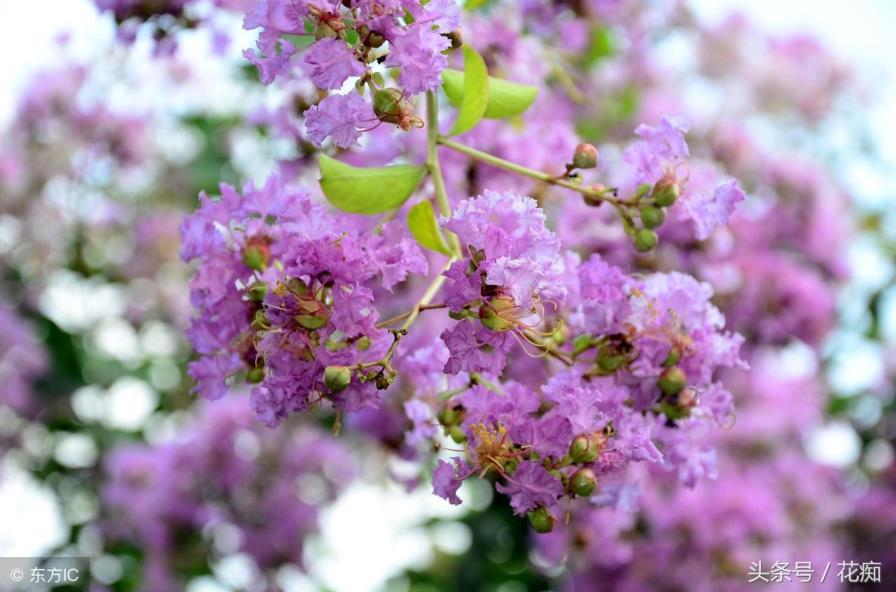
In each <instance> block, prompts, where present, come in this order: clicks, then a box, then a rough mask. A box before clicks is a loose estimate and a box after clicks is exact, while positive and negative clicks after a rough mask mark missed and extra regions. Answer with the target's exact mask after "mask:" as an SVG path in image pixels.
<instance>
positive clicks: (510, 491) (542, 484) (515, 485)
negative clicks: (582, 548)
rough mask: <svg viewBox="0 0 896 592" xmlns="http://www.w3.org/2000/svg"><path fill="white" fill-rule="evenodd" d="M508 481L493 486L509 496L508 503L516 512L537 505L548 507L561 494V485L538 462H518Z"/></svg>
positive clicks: (524, 511)
mask: <svg viewBox="0 0 896 592" xmlns="http://www.w3.org/2000/svg"><path fill="white" fill-rule="evenodd" d="M507 481H508V483H507V484H506V485H504V484H503V483H498V484H497V485H496V486H495V487H496V489H497V490H498V491H500V492H501V493H506V494H507V495H509V496H510V505H511V507H512V508H513V511H514V512H515V513H516V514H525V513H526V512H528V511H530V510H534V509H535V508H537V507H538V506H545V507H550V506H552V505H554V503H555V502H556V500H557V498H558V497H560V496H561V495H563V486H562V485H561V484H560V482H559V481H558V480H557V479H555V478H554V477H553V476H552V475H551V474H550V473H548V472H547V471H546V470H545V468H544V467H542V466H541V465H540V464H539V463H536V462H531V461H525V462H522V463H520V464H519V466H518V467H517V468H516V470H515V471H514V472H513V474H512V475H510V476H509V477H507Z"/></svg>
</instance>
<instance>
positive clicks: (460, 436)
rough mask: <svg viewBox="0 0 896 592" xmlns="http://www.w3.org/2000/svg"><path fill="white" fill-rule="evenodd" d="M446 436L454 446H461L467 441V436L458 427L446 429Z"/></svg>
mask: <svg viewBox="0 0 896 592" xmlns="http://www.w3.org/2000/svg"><path fill="white" fill-rule="evenodd" d="M448 436H450V437H451V439H452V440H454V442H455V443H456V444H463V443H464V442H466V441H467V434H466V433H465V432H464V430H463V428H462V427H460V426H459V425H453V426H451V427H449V428H448Z"/></svg>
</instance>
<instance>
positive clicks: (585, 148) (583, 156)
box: [572, 144, 599, 169]
mask: <svg viewBox="0 0 896 592" xmlns="http://www.w3.org/2000/svg"><path fill="white" fill-rule="evenodd" d="M598 157H599V155H598V152H597V148H595V147H594V146H593V145H591V144H579V145H578V146H576V151H575V154H573V157H572V164H573V166H575V167H576V168H577V169H593V168H594V167H596V166H597V160H598Z"/></svg>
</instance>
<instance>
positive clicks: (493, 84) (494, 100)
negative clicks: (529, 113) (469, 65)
mask: <svg viewBox="0 0 896 592" xmlns="http://www.w3.org/2000/svg"><path fill="white" fill-rule="evenodd" d="M465 78H466V77H465V76H464V73H463V72H461V71H459V70H452V69H451V68H446V69H445V70H443V71H442V89H443V90H444V91H445V94H446V95H447V96H448V100H449V101H450V102H451V104H452V105H454V106H460V105H462V104H463V101H464V89H465V88H466V80H465ZM537 96H538V88H537V87H534V86H529V85H528V84H519V83H516V82H510V81H509V80H502V79H501V78H495V77H494V76H489V78H488V105H487V107H486V108H485V113H484V114H483V117H486V118H488V119H503V118H505V117H513V116H515V115H519V114H521V113H523V112H525V111H526V109H528V108H529V107H531V106H532V103H534V102H535V97H537Z"/></svg>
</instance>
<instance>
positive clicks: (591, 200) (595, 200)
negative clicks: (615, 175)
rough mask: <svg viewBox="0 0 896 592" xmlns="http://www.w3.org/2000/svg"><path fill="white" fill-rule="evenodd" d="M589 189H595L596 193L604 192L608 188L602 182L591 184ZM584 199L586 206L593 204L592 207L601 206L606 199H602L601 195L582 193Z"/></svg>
mask: <svg viewBox="0 0 896 592" xmlns="http://www.w3.org/2000/svg"><path fill="white" fill-rule="evenodd" d="M588 189H589V190H590V191H593V192H594V193H603V192H604V191H606V189H607V188H606V187H605V186H604V185H602V184H600V183H593V184H592V185H590V186H589V187H588ZM582 201H584V202H585V205H586V206H591V207H592V208H596V207H599V206H600V205H601V204H603V203H604V200H603V199H601V198H600V197H599V196H597V195H592V194H589V193H583V194H582Z"/></svg>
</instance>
